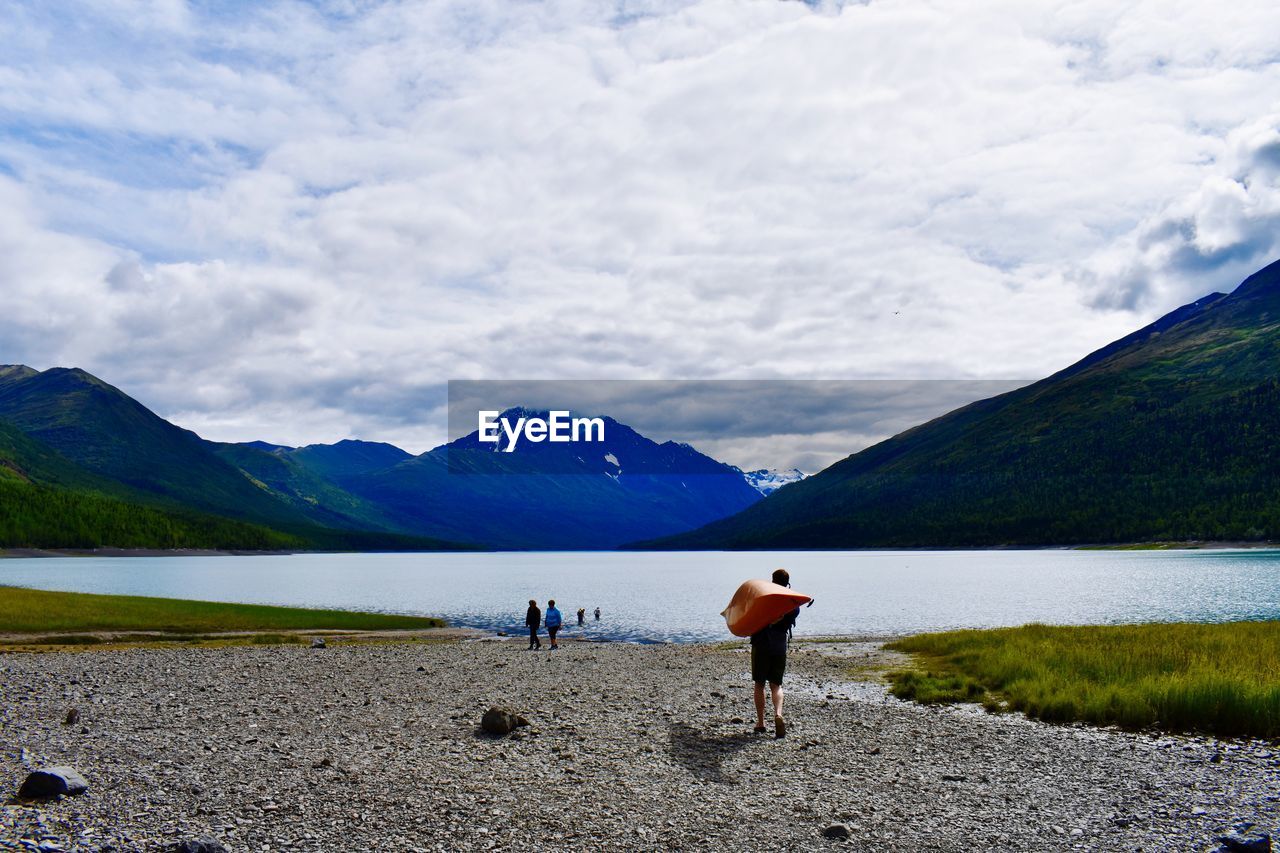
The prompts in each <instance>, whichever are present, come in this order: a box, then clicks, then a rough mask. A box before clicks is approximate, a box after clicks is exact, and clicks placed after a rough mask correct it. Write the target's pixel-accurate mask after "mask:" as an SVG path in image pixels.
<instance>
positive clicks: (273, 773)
mask: <svg viewBox="0 0 1280 853" xmlns="http://www.w3.org/2000/svg"><path fill="white" fill-rule="evenodd" d="M522 645H523V641H522V640H521V639H520V638H509V639H506V640H499V639H495V638H483V639H478V640H472V641H464V640H455V641H446V642H439V643H427V644H422V643H418V644H411V643H404V642H395V641H390V642H384V643H374V644H359V643H349V644H348V643H341V642H337V643H334V644H333V645H331V646H330V647H329V648H327V649H310V648H303V647H298V646H272V647H227V648H160V649H121V650H100V651H92V652H69V653H65V654H57V655H40V656H36V655H5V656H0V679H3V683H4V685H5V687H6V689H5V690H4V691H3V696H4V698H3V699H2V700H0V739H2V740H4V742H6V743H10V744H13V745H15V748H14V749H12V750H6V751H4V752H3V753H0V787H3V788H4V789H5V791H6V792H7V793H11V792H12V791H14V790H16V788H17V786H18V784H19V783H20V782H21V780H22V778H23V776H24V775H25V773H26V772H27V770H28V769H30V768H33V767H39V766H49V765H55V764H69V765H72V766H74V767H76V768H77V769H78V770H79V771H80V772H81V773H82V774H83V775H84V776H85V778H86V779H87V781H88V783H89V786H90V787H89V792H88V793H87V794H85V795H83V796H80V797H74V798H68V799H66V800H63V801H61V802H47V803H33V804H18V803H15V804H10V805H6V806H3V807H0V837H5V838H13V839H15V840H17V839H20V838H29V839H35V840H37V842H40V841H52V842H53V843H54V844H57V845H59V846H60V847H61V848H62V849H65V850H69V851H70V850H99V849H101V848H102V847H104V846H105V845H106V844H112V845H114V846H115V847H116V849H155V848H157V847H161V846H164V845H169V844H173V843H176V842H180V841H182V840H186V839H193V838H198V837H214V838H217V839H220V840H221V842H222V843H224V844H226V845H227V847H228V848H230V849H237V850H238V849H262V848H264V847H270V848H271V849H287V850H301V851H319V850H332V849H343V850H352V851H358V850H385V849H402V850H439V849H449V850H457V849H488V848H492V849H531V848H540V847H551V846H556V847H563V846H568V845H573V846H583V847H586V848H594V849H599V848H608V849H635V850H667V849H673V848H679V849H706V850H725V851H729V850H733V851H757V850H758V851H765V850H769V851H772V850H777V849H796V850H831V849H832V848H833V847H837V848H845V847H850V846H851V847H853V848H855V849H863V847H867V848H872V847H874V848H877V849H892V848H897V849H919V850H943V851H949V850H959V849H975V848H976V849H993V848H995V849H1018V850H1028V851H1040V850H1044V851H1050V850H1053V851H1060V850H1064V849H1072V848H1075V849H1135V848H1137V847H1142V848H1143V849H1175V848H1176V849H1204V848H1206V847H1209V846H1211V845H1212V843H1213V840H1214V838H1215V837H1216V836H1217V835H1220V834H1223V833H1225V832H1229V831H1231V829H1232V827H1233V826H1234V825H1235V824H1236V823H1237V822H1239V821H1245V822H1251V823H1255V824H1257V825H1258V826H1259V828H1261V829H1264V830H1270V829H1272V828H1274V827H1275V826H1276V824H1277V821H1278V820H1280V806H1278V805H1277V798H1276V797H1275V795H1274V790H1275V785H1276V782H1277V779H1280V760H1277V758H1276V755H1275V750H1274V747H1273V746H1271V745H1270V744H1265V743H1262V742H1257V741H1244V740H1235V741H1227V740H1219V739H1214V738H1207V737H1200V736H1181V735H1153V734H1146V733H1134V732H1123V731H1119V730H1115V729H1107V728H1088V727H1078V726H1057V725H1048V724H1043V723H1037V722H1034V721H1030V720H1027V719H1026V718H1025V717H1022V716H1021V715H1013V714H1001V715H992V714H986V713H984V712H981V711H974V710H972V709H970V708H966V707H963V706H961V707H949V708H938V707H925V706H919V705H914V704H911V703H906V702H901V701H899V700H896V699H893V698H892V697H888V696H887V695H886V693H885V689H884V686H883V685H882V684H878V683H876V682H874V681H859V680H858V679H856V678H852V677H851V676H850V674H849V672H850V668H851V666H853V667H856V665H857V663H858V661H859V660H860V659H861V655H863V654H864V653H865V652H866V651H867V649H865V648H863V647H861V646H859V645H858V644H856V643H853V642H845V643H838V644H833V648H819V647H816V646H812V647H811V646H809V644H801V645H798V646H797V647H796V648H795V649H794V650H793V653H792V655H791V660H790V662H789V669H788V675H787V686H788V688H789V689H788V695H787V704H786V707H787V719H788V728H789V733H788V736H787V737H786V738H785V739H783V740H774V739H773V738H772V737H764V736H756V735H753V734H752V733H751V731H750V728H751V726H750V723H751V720H750V717H751V714H752V712H751V688H750V682H749V680H748V676H747V670H748V669H749V660H748V659H749V655H748V652H747V651H746V650H745V648H741V647H739V648H730V649H720V648H715V647H712V646H706V645H692V644H690V645H671V646H666V645H664V646H642V645H635V644H621V643H588V642H583V643H568V642H567V643H565V644H564V645H563V646H562V649H561V650H560V651H557V652H554V653H551V652H547V651H542V652H528V651H525V650H524V649H523V648H522ZM494 705H499V706H502V707H504V708H507V709H510V710H511V711H512V712H514V713H518V714H521V715H523V716H525V717H526V718H527V719H528V721H529V723H530V725H529V726H528V727H524V728H518V729H516V730H515V733H513V734H512V735H509V736H507V737H505V738H500V739H496V738H493V737H491V736H488V735H484V734H481V733H480V732H479V731H478V723H479V720H480V717H481V715H482V714H483V713H484V711H485V710H486V709H487V708H489V707H490V706H494ZM69 707H75V708H77V709H78V710H79V712H80V715H79V722H78V723H77V724H74V725H67V724H64V717H65V716H66V714H67V712H68V708H69ZM18 746H21V747H22V749H21V750H19V749H17V748H16V747H18ZM837 825H839V826H843V827H844V828H845V829H847V830H848V832H849V835H850V838H851V840H850V842H847V843H845V844H841V843H840V842H838V841H832V840H830V839H828V838H826V837H823V835H822V833H823V831H824V830H825V829H828V828H830V827H833V826H837Z"/></svg>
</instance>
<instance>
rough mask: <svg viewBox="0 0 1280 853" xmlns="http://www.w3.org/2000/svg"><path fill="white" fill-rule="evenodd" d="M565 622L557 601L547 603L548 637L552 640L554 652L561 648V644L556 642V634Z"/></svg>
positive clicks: (552, 600)
mask: <svg viewBox="0 0 1280 853" xmlns="http://www.w3.org/2000/svg"><path fill="white" fill-rule="evenodd" d="M563 621H564V620H563V619H562V618H561V616H560V611H559V610H557V609H556V600H555V599H554V598H553V599H551V600H550V601H548V602H547V636H548V637H550V638H551V650H552V651H555V650H556V649H558V648H560V644H559V643H557V642H556V633H557V632H558V631H559V630H560V625H561V623H562V622H563Z"/></svg>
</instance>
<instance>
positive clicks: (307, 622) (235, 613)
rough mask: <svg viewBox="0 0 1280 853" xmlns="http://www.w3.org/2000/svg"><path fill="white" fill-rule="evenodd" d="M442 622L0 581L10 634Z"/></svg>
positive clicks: (2, 622) (0, 612)
mask: <svg viewBox="0 0 1280 853" xmlns="http://www.w3.org/2000/svg"><path fill="white" fill-rule="evenodd" d="M444 624H445V623H444V621H443V620H440V619H436V618H432V617H424V616H396V615H392V614H386V613H353V612H350V611H346V610H307V609H303V608H298V607H267V606H264V605H259V604H226V603H221V602H213V601H183V600H180V599H175V598H144V597H142V596H134V595H90V594H87V593H78V592H47V591H44V590H36V589H23V588H20V587H11V586H0V633H8V634H26V633H39V634H49V633H53V632H62V631H77V632H83V631H166V632H171V633H176V634H193V633H209V632H220V631H291V630H292V631H300V630H317V629H329V630H335V631H383V630H396V629H410V630H412V629H423V628H438V627H441V626H443V625H444ZM46 639H47V638H46Z"/></svg>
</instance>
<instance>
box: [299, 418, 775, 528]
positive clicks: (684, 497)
mask: <svg viewBox="0 0 1280 853" xmlns="http://www.w3.org/2000/svg"><path fill="white" fill-rule="evenodd" d="M519 414H525V415H538V414H541V415H542V416H545V415H546V413H545V412H543V413H536V412H528V411H524V410H509V411H507V412H504V413H503V416H504V417H515V416H517V415H519ZM603 421H604V424H605V440H604V441H603V442H592V443H584V442H575V443H563V444H557V443H551V442H543V443H532V442H523V443H520V444H518V445H517V447H516V448H515V450H514V451H513V452H510V453H507V452H501V451H497V450H495V446H494V445H492V444H486V443H483V442H481V441H480V440H479V434H478V432H473V433H471V434H470V435H468V436H464V437H463V438H459V439H457V440H456V441H453V442H450V443H448V444H446V445H443V446H441V447H438V448H436V449H434V450H432V451H429V452H427V453H424V454H422V455H421V456H416V457H409V458H402V459H399V460H398V461H395V460H396V459H397V454H396V453H394V452H392V451H391V450H386V449H385V446H384V448H383V449H381V450H375V449H373V448H369V447H365V448H360V449H359V450H360V453H361V455H362V456H363V458H369V459H372V457H373V456H374V455H376V454H384V455H385V458H386V459H388V460H393V464H391V465H389V466H388V467H384V468H382V469H379V470H363V471H361V470H355V465H354V463H351V464H350V465H349V467H348V468H347V469H346V470H342V468H341V466H339V465H336V464H332V463H330V462H328V461H327V454H329V453H331V452H332V451H326V452H325V454H326V462H324V463H321V464H329V465H330V467H328V468H326V469H325V470H327V471H328V472H329V475H330V477H331V479H332V481H333V482H334V483H335V484H337V485H338V486H340V487H342V488H343V489H345V490H346V491H348V492H351V493H352V494H355V495H357V496H359V497H360V498H362V499H364V500H366V501H368V502H369V503H371V504H373V505H375V506H377V507H378V508H379V509H380V510H381V511H382V512H384V513H385V514H386V515H387V516H388V517H389V518H391V519H392V520H393V521H394V522H395V523H396V524H397V526H398V527H399V528H400V529H402V530H413V531H415V532H418V533H420V534H422V535H429V536H435V537H441V538H445V539H454V540H461V541H468V542H483V543H485V544H486V545H489V546H491V547H496V548H512V549H577V550H581V549H604V548H613V547H616V546H617V545H619V544H622V543H624V542H629V541H633V540H635V539H639V538H645V537H652V536H661V535H665V534H667V533H675V532H680V531H686V530H692V529H694V528H696V527H698V526H700V525H702V524H705V523H706V522H708V521H711V520H713V519H716V518H722V517H724V516H726V515H730V514H732V513H734V512H737V511H738V510H740V509H743V508H744V507H746V506H749V505H750V504H752V503H754V502H755V501H757V500H759V499H760V494H759V493H758V492H757V491H756V490H755V489H753V488H752V487H751V486H749V485H748V484H747V483H746V481H745V480H744V479H743V477H742V474H741V472H739V471H738V470H737V469H735V468H732V467H731V466H728V465H725V464H723V463H721V462H717V461H716V460H714V459H712V458H710V457H708V456H705V455H703V454H701V453H699V452H698V451H696V450H694V449H693V448H692V447H689V446H688V445H685V444H678V443H676V442H666V443H663V444H658V443H656V442H654V441H651V440H650V439H648V438H645V437H644V436H642V435H640V434H639V433H637V432H636V431H635V430H633V429H631V428H630V427H628V426H626V425H625V424H621V423H618V422H617V421H615V420H613V419H612V418H604V419H603ZM347 450H348V451H349V452H350V454H351V455H352V456H355V455H356V448H347ZM304 451H309V452H308V453H305V454H302V453H295V454H293V456H294V458H301V459H303V460H306V462H305V464H314V460H315V459H316V458H317V457H318V456H320V455H321V454H319V453H317V452H316V451H314V450H311V449H310V448H304ZM316 470H320V469H316Z"/></svg>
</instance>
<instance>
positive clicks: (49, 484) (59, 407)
mask: <svg viewBox="0 0 1280 853" xmlns="http://www.w3.org/2000/svg"><path fill="white" fill-rule="evenodd" d="M0 484H3V485H5V486H8V487H10V488H8V489H7V491H6V492H5V493H4V494H3V495H0V547H49V548H57V547H62V548H73V547H99V546H112V547H125V548H128V547H139V548H141V547H145V548H178V547H181V548H236V549H279V548H324V549H333V550H387V549H396V550H437V549H455V548H459V547H470V546H461V545H458V544H457V543H452V542H445V541H442V540H439V539H434V538H429V537H421V536H415V535H408V534H407V533H406V532H405V531H395V530H393V529H392V525H391V524H390V523H389V522H388V521H387V520H386V518H385V516H384V515H383V514H382V513H381V512H380V511H378V510H377V509H375V508H372V507H371V506H370V505H368V504H367V503H366V502H364V501H363V500H361V499H360V498H357V497H355V496H354V495H351V494H348V493H347V492H345V491H343V490H342V489H341V488H339V487H337V486H335V485H333V484H332V483H329V482H328V481H327V480H325V479H324V478H322V477H319V476H317V475H315V474H313V473H311V472H310V471H308V470H306V469H305V468H304V467H303V466H301V465H299V464H297V463H295V462H292V461H291V460H289V459H287V458H285V457H282V456H278V455H277V454H275V453H272V452H268V451H265V450H261V449H258V448H256V447H250V446H247V445H222V444H216V443H213V442H206V441H205V440H203V439H201V438H200V437H199V436H197V435H196V434H195V433H193V432H190V431H188V430H184V429H181V428H179V427H176V426H174V425H173V424H171V423H169V422H168V421H166V420H164V419H162V418H160V417H159V416H157V415H155V414H153V413H152V412H151V411H149V410H148V409H147V408H146V407H144V406H143V405H142V404H140V403H138V402H137V401H135V400H133V399H132V398H130V397H128V396H127V395H125V394H124V393H122V392H121V391H119V390H118V389H116V388H114V387H112V386H110V385H108V384H107V383H105V382H102V381H101V380H99V379H97V378H96V377H94V376H92V375H90V374H88V373H85V372H84V371H82V370H75V369H65V368H53V369H51V370H46V371H43V372H40V371H36V370H32V369H31V368H29V367H25V366H22V365H8V366H0Z"/></svg>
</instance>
